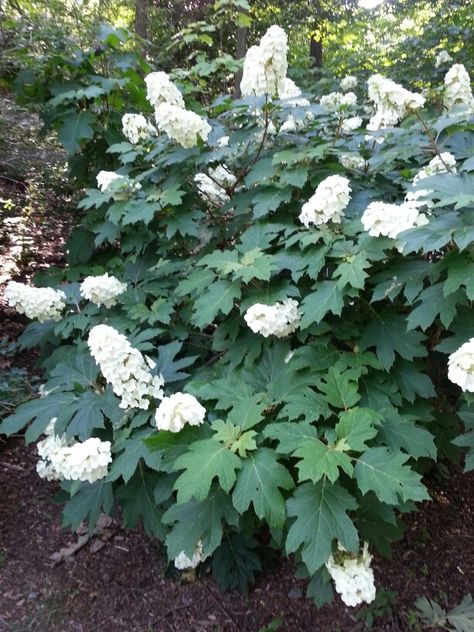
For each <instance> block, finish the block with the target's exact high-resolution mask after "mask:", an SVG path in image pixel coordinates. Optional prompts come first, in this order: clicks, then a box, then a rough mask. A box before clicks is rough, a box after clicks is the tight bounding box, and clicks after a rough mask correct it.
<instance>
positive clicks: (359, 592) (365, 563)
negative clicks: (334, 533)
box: [326, 542, 376, 608]
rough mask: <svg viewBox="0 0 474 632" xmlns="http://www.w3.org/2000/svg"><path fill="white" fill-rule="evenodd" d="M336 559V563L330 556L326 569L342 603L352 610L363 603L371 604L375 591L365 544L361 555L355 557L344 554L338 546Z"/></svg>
mask: <svg viewBox="0 0 474 632" xmlns="http://www.w3.org/2000/svg"><path fill="white" fill-rule="evenodd" d="M337 558H338V561H337V562H336V561H335V559H334V557H333V556H332V555H331V556H330V558H329V560H328V561H327V563H326V568H327V570H328V572H329V574H330V575H331V578H332V580H333V581H334V584H335V588H336V591H337V592H338V593H339V594H340V595H341V599H342V601H343V602H344V603H345V604H346V606H351V607H353V608H354V607H355V606H358V605H359V604H361V603H364V602H365V603H372V601H373V600H374V599H375V595H376V589H375V582H374V572H373V570H372V569H371V568H370V563H371V561H372V556H371V555H370V554H369V548H368V544H367V542H365V543H364V548H363V551H362V555H360V556H357V557H354V556H352V555H350V554H349V553H346V552H345V550H344V548H343V547H342V545H339V552H338V554H337Z"/></svg>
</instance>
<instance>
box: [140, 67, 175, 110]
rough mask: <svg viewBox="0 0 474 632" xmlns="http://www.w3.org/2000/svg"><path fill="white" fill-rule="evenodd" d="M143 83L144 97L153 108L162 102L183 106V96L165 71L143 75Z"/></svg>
mask: <svg viewBox="0 0 474 632" xmlns="http://www.w3.org/2000/svg"><path fill="white" fill-rule="evenodd" d="M145 83H146V89H147V94H146V97H147V99H148V101H149V102H150V103H151V105H152V106H153V107H154V108H157V107H158V106H159V105H161V104H162V103H168V104H169V105H175V106H176V107H179V108H184V100H183V96H182V94H181V92H180V91H179V90H178V88H177V87H176V86H175V85H174V83H173V82H172V81H171V79H170V77H169V75H168V74H166V72H163V71H159V72H151V73H150V74H149V75H147V76H146V77H145Z"/></svg>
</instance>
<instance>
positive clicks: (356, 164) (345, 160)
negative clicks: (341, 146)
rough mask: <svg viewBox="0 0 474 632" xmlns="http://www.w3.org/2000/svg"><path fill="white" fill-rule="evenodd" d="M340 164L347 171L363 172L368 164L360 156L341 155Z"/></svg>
mask: <svg viewBox="0 0 474 632" xmlns="http://www.w3.org/2000/svg"><path fill="white" fill-rule="evenodd" d="M339 162H340V163H341V165H342V166H343V167H345V168H346V169H357V170H359V171H362V170H363V169H365V166H366V162H365V160H364V158H362V156H361V155H360V154H341V156H339Z"/></svg>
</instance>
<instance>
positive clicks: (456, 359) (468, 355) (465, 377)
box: [448, 338, 474, 393]
mask: <svg viewBox="0 0 474 632" xmlns="http://www.w3.org/2000/svg"><path fill="white" fill-rule="evenodd" d="M448 378H449V379H450V380H451V382H453V383H454V384H457V385H458V386H460V387H461V388H462V390H463V391H469V392H470V393H474V338H471V339H470V340H468V342H465V343H464V344H463V345H461V346H460V347H459V349H458V350H457V351H455V352H454V353H452V354H451V355H450V356H449V360H448Z"/></svg>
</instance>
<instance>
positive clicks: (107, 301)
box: [80, 272, 127, 307]
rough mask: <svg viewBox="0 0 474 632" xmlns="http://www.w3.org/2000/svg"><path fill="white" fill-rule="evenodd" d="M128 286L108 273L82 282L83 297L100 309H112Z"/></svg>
mask: <svg viewBox="0 0 474 632" xmlns="http://www.w3.org/2000/svg"><path fill="white" fill-rule="evenodd" d="M126 289H127V284H126V283H122V282H121V281H119V280H118V279H117V278H116V277H114V276H109V274H108V272H106V273H105V274H102V275H100V276H88V277H86V278H85V279H84V281H82V283H81V287H80V291H81V295H82V296H83V297H84V298H85V299H86V300H88V301H91V302H92V303H95V304H96V305H98V306H99V307H100V306H101V305H105V307H112V306H113V305H115V303H116V302H117V296H119V294H122V292H125V290H126Z"/></svg>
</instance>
